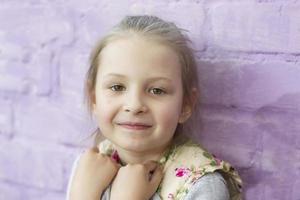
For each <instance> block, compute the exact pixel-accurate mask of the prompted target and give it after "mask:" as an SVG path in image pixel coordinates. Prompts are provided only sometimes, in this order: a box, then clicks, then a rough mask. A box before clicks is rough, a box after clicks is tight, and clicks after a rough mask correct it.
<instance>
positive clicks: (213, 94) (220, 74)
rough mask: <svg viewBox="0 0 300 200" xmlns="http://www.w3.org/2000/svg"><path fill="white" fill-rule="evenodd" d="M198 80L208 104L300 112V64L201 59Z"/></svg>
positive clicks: (203, 98) (204, 100) (203, 97)
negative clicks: (206, 60)
mask: <svg viewBox="0 0 300 200" xmlns="http://www.w3.org/2000/svg"><path fill="white" fill-rule="evenodd" d="M199 79H200V87H201V90H202V91H201V92H202V101H203V103H205V104H216V105H225V106H228V107H230V106H233V107H239V108H245V109H251V110H255V109H272V108H275V109H283V110H289V111H291V112H299V111H300V87H299V79H300V66H299V65H297V64H293V63H287V62H283V61H266V62H264V63H251V62H245V61H240V60H227V61H226V60H222V61H221V60H219V61H214V62H201V63H199Z"/></svg>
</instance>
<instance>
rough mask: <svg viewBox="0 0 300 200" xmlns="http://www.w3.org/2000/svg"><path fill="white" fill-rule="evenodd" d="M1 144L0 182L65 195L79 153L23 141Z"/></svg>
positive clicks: (41, 143)
mask: <svg viewBox="0 0 300 200" xmlns="http://www.w3.org/2000/svg"><path fill="white" fill-rule="evenodd" d="M0 142H1V149H0V155H1V157H0V163H1V164H0V172H1V173H0V179H2V180H5V181H8V182H10V183H17V184H19V185H23V186H26V187H33V188H37V189H47V190H49V191H53V192H54V191H55V192H64V191H65V188H66V183H67V179H68V178H69V173H70V170H71V166H72V162H73V160H74V157H75V155H74V152H76V151H74V150H73V154H72V153H71V151H70V150H68V149H67V148H65V147H63V146H61V145H57V144H50V143H49V142H40V141H38V142H37V141H34V140H27V139H22V138H18V139H14V140H1V141H0ZM77 152H78V151H77ZM12 155H13V156H12ZM33 170H34V171H33Z"/></svg>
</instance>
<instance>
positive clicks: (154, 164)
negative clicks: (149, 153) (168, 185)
mask: <svg viewBox="0 0 300 200" xmlns="http://www.w3.org/2000/svg"><path fill="white" fill-rule="evenodd" d="M143 165H144V167H145V168H146V170H147V171H148V172H151V171H154V170H155V169H156V167H157V166H158V163H157V162H156V161H153V160H149V161H147V162H145V163H144V164H143Z"/></svg>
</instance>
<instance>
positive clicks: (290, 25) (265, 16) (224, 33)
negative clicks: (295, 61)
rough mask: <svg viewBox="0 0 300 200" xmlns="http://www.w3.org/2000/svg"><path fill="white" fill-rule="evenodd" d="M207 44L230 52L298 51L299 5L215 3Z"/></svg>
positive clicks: (299, 42) (212, 7)
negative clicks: (208, 42)
mask: <svg viewBox="0 0 300 200" xmlns="http://www.w3.org/2000/svg"><path fill="white" fill-rule="evenodd" d="M210 9H211V15H210V16H209V17H210V20H211V27H212V31H211V32H207V36H208V37H209V38H210V42H211V43H210V46H212V47H218V48H223V49H226V50H230V51H248V52H253V51H254V52H281V53H299V52H300V34H299V33H300V32H299V28H300V21H299V20H298V19H299V17H300V13H299V9H300V4H299V3H297V4H296V3H295V4H292V5H287V4H286V5H284V6H283V5H282V3H254V2H252V3H250V2H239V3H227V2H221V3H215V4H213V5H211V8H210Z"/></svg>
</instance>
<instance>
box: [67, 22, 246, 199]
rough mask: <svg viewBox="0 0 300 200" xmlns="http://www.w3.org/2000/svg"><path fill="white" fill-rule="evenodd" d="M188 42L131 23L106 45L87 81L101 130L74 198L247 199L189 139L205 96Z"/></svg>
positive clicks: (77, 169) (228, 172) (78, 171)
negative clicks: (200, 100) (192, 119)
mask: <svg viewBox="0 0 300 200" xmlns="http://www.w3.org/2000/svg"><path fill="white" fill-rule="evenodd" d="M188 43H189V39H188V38H187V36H185V35H184V34H183V33H182V32H181V30H180V29H179V28H177V27H176V25H174V24H173V23H169V22H166V21H163V20H161V19H159V18H158V17H154V16H129V17H125V18H124V19H123V20H122V21H121V22H120V23H119V24H118V25H117V26H116V27H115V28H114V29H113V30H112V31H111V32H110V33H109V34H108V35H107V36H105V37H104V38H103V39H102V40H101V41H100V42H99V44H98V45H97V46H96V48H95V50H94V51H93V54H92V56H91V65H90V68H89V71H88V74H87V82H86V92H87V100H88V106H89V109H90V111H91V112H92V113H93V114H94V116H95V117H96V119H97V122H98V125H99V129H98V131H97V133H96V137H95V147H93V148H91V149H89V150H86V151H85V152H84V153H82V154H81V155H80V156H79V157H78V159H77V160H76V161H75V164H74V167H73V172H72V175H71V179H70V182H69V186H68V192H67V199H70V200H94V199H95V200H96V199H97V200H99V199H102V200H104V199H105V200H109V199H111V200H115V199H118V200H120V199H125V200H129V199H130V200H148V199H155V200H159V199H185V200H188V199H203V200H208V199H210V200H211V199H215V200H228V199H241V180H240V178H239V176H238V174H237V172H236V171H235V170H234V168H232V167H231V166H230V165H229V164H228V163H227V162H225V161H222V160H219V159H217V158H215V157H214V156H213V155H212V154H210V153H208V152H207V151H205V150H204V149H203V148H201V147H200V146H199V145H197V144H196V143H194V142H192V141H191V140H189V139H187V137H185V136H184V133H183V132H184V129H183V128H184V127H183V125H184V124H186V121H187V120H188V119H189V118H190V117H191V115H192V113H193V112H192V111H195V112H197V100H198V96H199V95H198V93H199V89H198V79H197V70H196V63H195V59H194V56H193V52H192V50H191V48H190V47H189V44H188ZM101 135H102V136H104V138H105V140H103V139H101V137H102V136H101Z"/></svg>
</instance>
